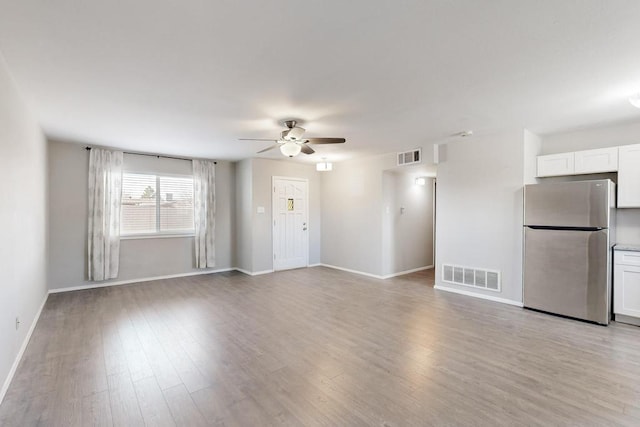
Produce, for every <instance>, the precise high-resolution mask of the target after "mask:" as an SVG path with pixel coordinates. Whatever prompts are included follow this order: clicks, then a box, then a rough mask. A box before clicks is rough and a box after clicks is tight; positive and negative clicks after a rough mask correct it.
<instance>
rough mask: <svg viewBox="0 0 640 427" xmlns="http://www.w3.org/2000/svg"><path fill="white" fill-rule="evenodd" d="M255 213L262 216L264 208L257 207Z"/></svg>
mask: <svg viewBox="0 0 640 427" xmlns="http://www.w3.org/2000/svg"><path fill="white" fill-rule="evenodd" d="M257 212H258V213H259V214H263V213H264V206H258V210H257Z"/></svg>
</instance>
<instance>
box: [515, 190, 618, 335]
mask: <svg viewBox="0 0 640 427" xmlns="http://www.w3.org/2000/svg"><path fill="white" fill-rule="evenodd" d="M614 209H615V184H614V183H613V182H612V181H611V180H608V179H604V180H593V181H575V182H553V183H542V184H532V185H526V186H525V188H524V295H523V301H524V306H525V307H528V308H532V309H536V310H541V311H545V312H549V313H555V314H560V315H563V316H569V317H573V318H577V319H582V320H588V321H591V322H597V323H600V324H604V325H606V324H608V323H609V320H610V318H611V256H612V255H611V247H612V245H613V243H614V240H615V238H614V230H615V215H614Z"/></svg>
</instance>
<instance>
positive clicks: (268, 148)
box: [258, 139, 280, 154]
mask: <svg viewBox="0 0 640 427" xmlns="http://www.w3.org/2000/svg"><path fill="white" fill-rule="evenodd" d="M269 141H271V139H270V140H269ZM279 146H280V144H274V145H272V146H270V147H267V148H265V149H264V150H260V151H258V154H260V153H264V152H265V151H269V150H273V149H274V148H276V147H279Z"/></svg>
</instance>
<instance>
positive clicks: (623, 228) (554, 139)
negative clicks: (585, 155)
mask: <svg viewBox="0 0 640 427" xmlns="http://www.w3.org/2000/svg"><path fill="white" fill-rule="evenodd" d="M629 144H640V121H639V122H635V123H622V124H616V125H610V126H602V127H597V128H592V129H583V130H579V131H573V132H563V133H557V134H554V135H547V136H544V137H543V138H542V153H543V154H555V153H564V152H568V151H580V150H590V149H593V148H605V147H615V146H620V145H629ZM603 177H604V178H611V179H612V180H614V181H615V180H616V179H617V174H605V175H601V176H593V177H592V178H603ZM572 179H574V180H575V179H586V177H585V176H584V175H583V176H578V177H574V178H572ZM616 217H617V230H616V231H617V232H616V241H617V242H618V243H633V244H640V209H618V210H617V212H616Z"/></svg>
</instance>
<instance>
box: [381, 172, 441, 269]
mask: <svg viewBox="0 0 640 427" xmlns="http://www.w3.org/2000/svg"><path fill="white" fill-rule="evenodd" d="M434 181H435V178H434V176H433V174H431V176H429V175H428V174H427V173H426V172H424V171H422V170H421V169H411V168H402V169H400V168H396V169H392V170H387V171H384V173H383V203H384V207H383V276H385V277H391V276H395V275H401V274H406V273H411V272H416V271H420V270H427V269H430V268H433V266H434V264H435V259H434V258H435V217H434V214H435V191H434V190H435V186H434Z"/></svg>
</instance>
